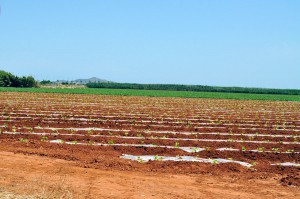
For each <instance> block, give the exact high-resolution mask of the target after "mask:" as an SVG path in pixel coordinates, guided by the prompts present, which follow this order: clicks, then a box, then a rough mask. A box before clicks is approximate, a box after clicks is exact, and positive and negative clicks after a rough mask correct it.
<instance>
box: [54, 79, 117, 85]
mask: <svg viewBox="0 0 300 199" xmlns="http://www.w3.org/2000/svg"><path fill="white" fill-rule="evenodd" d="M56 82H57V83H72V84H82V85H84V84H87V83H109V82H112V81H108V80H105V79H100V78H97V77H91V78H89V79H76V80H72V81H67V80H57V81H56Z"/></svg>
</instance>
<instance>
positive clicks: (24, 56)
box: [0, 0, 300, 89]
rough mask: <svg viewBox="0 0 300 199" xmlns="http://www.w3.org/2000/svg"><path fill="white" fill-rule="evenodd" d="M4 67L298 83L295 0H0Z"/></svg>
mask: <svg viewBox="0 0 300 199" xmlns="http://www.w3.org/2000/svg"><path fill="white" fill-rule="evenodd" d="M0 4H1V10H2V13H1V16H0V69H2V70H6V71H9V72H12V73H14V74H16V75H33V76H34V77H35V78H37V79H39V80H42V79H50V80H57V79H66V80H72V79H77V78H89V77H92V76H96V77H99V78H103V79H107V80H112V81H116V82H131V83H133V82H136V83H177V84H199V85H216V86H247V87H269V88H299V89H300V12H299V10H300V1H298V0H251V1H250V0H205V1H204V0H142V1H141V0H43V1H41V0H26V1H25V0H24V1H23V0H0Z"/></svg>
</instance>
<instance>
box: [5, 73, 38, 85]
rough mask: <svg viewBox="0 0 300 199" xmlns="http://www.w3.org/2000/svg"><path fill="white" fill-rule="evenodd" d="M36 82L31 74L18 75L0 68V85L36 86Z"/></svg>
mask: <svg viewBox="0 0 300 199" xmlns="http://www.w3.org/2000/svg"><path fill="white" fill-rule="evenodd" d="M37 86H38V83H37V81H36V80H35V79H34V78H33V77H32V76H22V77H18V76H15V75H13V74H11V73H9V72H6V71H3V70H0V87H37Z"/></svg>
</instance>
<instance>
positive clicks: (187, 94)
mask: <svg viewBox="0 0 300 199" xmlns="http://www.w3.org/2000/svg"><path fill="white" fill-rule="evenodd" d="M0 92H38V93H65V94H96V95H122V96H149V97H180V98H212V99H239V100H273V101H300V95H274V94H247V93H221V92H191V91H162V90H132V89H98V88H97V89H93V88H8V87H0Z"/></svg>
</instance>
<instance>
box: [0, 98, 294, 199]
mask: <svg viewBox="0 0 300 199" xmlns="http://www.w3.org/2000/svg"><path fill="white" fill-rule="evenodd" d="M0 96H1V97H0V110H1V111H0V129H1V134H0V148H1V151H12V152H17V153H23V154H36V155H42V156H48V157H52V158H58V159H64V160H70V161H74V162H76V164H78V165H79V166H80V167H84V168H96V169H105V170H107V169H109V170H112V171H123V170H126V171H130V172H135V171H137V172H145V173H147V172H149V173H157V174H159V173H164V174H184V175H186V174H189V175H198V174H199V175H204V176H205V175H216V176H217V175H219V176H223V175H224V176H227V177H228V176H229V177H228V178H231V179H232V178H233V177H232V176H235V177H234V178H243V179H247V180H249V179H269V178H274V179H275V178H276V182H277V183H278V185H279V184H281V185H289V186H294V187H296V188H295V189H293V190H292V192H294V194H297V193H299V192H298V191H297V190H298V188H299V185H300V182H299V181H300V180H299V171H300V165H299V164H300V154H299V153H300V103H299V102H279V101H277V102H276V101H273V102H272V101H250V100H248V101H241V100H222V99H184V98H163V97H161V98H153V97H133V96H131V97H129V96H127V97H125V96H105V95H76V94H53V93H15V92H7V93H6V92H5V93H4V92H1V93H0ZM278 176H279V177H278ZM281 185H280V186H281ZM297 187H298V188H297ZM190 197H192V196H190ZM195 198H196V196H195Z"/></svg>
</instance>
